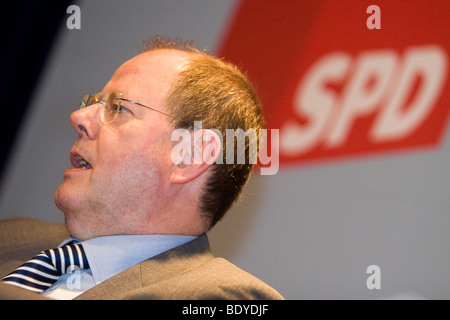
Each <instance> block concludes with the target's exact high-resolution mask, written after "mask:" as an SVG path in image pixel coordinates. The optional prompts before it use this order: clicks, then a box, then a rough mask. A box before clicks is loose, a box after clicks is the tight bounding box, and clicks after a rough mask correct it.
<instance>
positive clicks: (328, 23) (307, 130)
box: [219, 0, 450, 165]
mask: <svg viewBox="0 0 450 320" xmlns="http://www.w3.org/2000/svg"><path fill="white" fill-rule="evenodd" d="M374 4H375V5H374ZM449 13H450V2H449V1H426V0H420V1H419V0H415V1H392V0H391V1H375V2H374V1H370V2H369V1H360V0H358V1H343V0H341V1H317V0H315V1H298V0H294V1H256V0H243V1H241V3H240V5H239V6H238V8H237V11H236V13H235V16H234V17H233V20H232V21H231V24H230V27H229V29H228V32H227V33H226V35H225V37H224V40H223V43H222V46H221V47H220V50H219V55H220V56H223V57H225V58H226V59H227V60H230V61H233V62H234V63H236V64H237V65H239V66H240V67H242V68H243V69H244V70H245V71H247V73H248V75H249V78H250V79H251V80H252V82H253V83H255V85H256V88H257V91H258V93H259V95H260V97H261V100H262V103H263V107H264V113H265V116H266V120H267V122H268V128H271V129H279V130H280V131H279V133H280V135H279V139H280V141H279V148H280V151H279V152H280V165H286V164H297V163H300V162H306V161H308V162H311V161H319V160H329V159H338V158H342V157H354V156H356V155H364V154H375V153H380V152H388V151H398V150H407V149H412V148H418V147H432V146H437V145H438V144H439V142H440V141H441V139H442V137H443V136H444V134H445V128H446V124H447V120H448V114H449V110H450V108H449V103H450V83H449V79H448V65H449V53H450V37H449V36H448V35H449V31H450V14H449Z"/></svg>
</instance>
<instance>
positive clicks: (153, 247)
mask: <svg viewBox="0 0 450 320" xmlns="http://www.w3.org/2000/svg"><path fill="white" fill-rule="evenodd" d="M81 107H82V108H81V109H80V110H78V111H75V112H74V113H73V114H72V115H71V118H70V120H71V124H72V126H73V128H74V129H75V130H76V131H77V133H78V135H79V137H78V139H77V141H76V142H75V144H74V145H73V147H72V149H71V151H70V160H71V164H72V166H71V168H69V169H67V170H66V171H65V172H64V181H63V183H62V184H61V185H60V186H59V187H58V189H57V190H56V192H55V203H56V205H57V206H58V208H59V209H60V210H61V211H63V212H64V215H65V228H66V230H67V232H68V234H66V233H65V230H62V229H61V227H60V226H57V225H54V224H50V223H44V222H39V221H35V220H31V221H29V220H28V219H9V220H6V221H3V222H2V223H1V224H0V231H1V232H0V234H1V235H2V237H5V239H0V250H1V251H0V252H1V255H2V256H3V258H2V260H1V261H0V262H1V268H0V272H2V276H4V275H7V274H8V273H9V272H12V274H10V275H9V276H7V277H5V278H4V279H3V284H2V285H0V294H2V295H3V297H6V298H16V297H21V296H22V297H27V298H29V297H32V298H37V297H49V298H55V299H74V298H76V299H216V298H219V299H282V297H281V296H280V295H279V293H278V292H276V291H275V290H274V289H272V288H270V287H269V286H268V285H266V284H265V283H263V282H262V281H260V280H259V279H257V278H255V277H253V276H252V275H250V274H248V273H246V272H245V271H243V270H241V269H239V268H238V267H236V266H234V265H232V264H231V263H229V262H228V261H226V260H224V259H220V258H215V257H214V256H213V255H212V253H211V252H210V249H209V245H208V240H207V237H206V235H205V233H206V232H207V231H208V230H209V229H210V228H212V227H213V226H214V225H215V224H216V223H217V221H219V220H220V219H221V218H222V216H223V215H224V214H225V212H226V211H227V210H228V209H229V207H230V206H231V205H232V203H233V201H234V200H235V199H236V198H237V197H238V196H239V194H240V192H241V190H242V188H243V186H244V185H245V183H246V181H247V180H248V178H249V176H250V173H251V170H252V166H253V164H252V163H250V161H249V157H250V155H249V150H250V146H251V144H252V143H258V141H253V140H251V139H249V141H246V142H245V150H247V152H246V156H245V157H246V161H245V163H241V162H239V161H235V160H236V159H237V157H239V154H238V149H239V148H237V146H234V145H233V146H232V147H233V148H235V150H234V151H236V152H233V154H234V158H235V159H231V160H232V161H230V159H226V157H227V155H229V154H231V153H227V150H226V148H228V147H230V146H229V145H228V144H226V143H224V141H226V134H227V130H226V129H238V128H241V129H243V130H248V129H254V130H259V129H260V128H262V125H263V118H262V112H261V107H260V104H259V101H258V98H257V96H256V94H255V92H254V90H253V89H252V87H251V85H250V83H249V82H248V80H247V79H246V77H245V76H244V75H243V74H242V73H241V72H240V71H239V70H238V69H237V68H236V67H235V66H233V65H231V64H229V63H226V62H224V61H222V60H220V59H217V58H214V57H212V56H209V55H207V54H205V53H203V52H200V51H198V50H197V49H195V48H194V47H192V46H191V45H190V44H189V43H185V42H179V41H176V40H163V39H161V38H159V37H156V38H154V39H153V40H152V41H150V42H149V43H147V44H146V48H145V50H144V52H143V53H141V54H139V55H138V56H136V57H134V58H133V59H131V60H129V61H127V62H126V63H124V64H123V65H122V66H121V67H120V68H119V69H118V70H117V71H116V72H115V73H114V75H113V76H112V78H111V80H110V81H109V82H108V83H107V84H106V86H105V87H104V88H103V90H102V91H101V92H100V93H98V94H96V95H88V96H86V97H85V98H84V99H83V103H82V105H81ZM199 123H200V124H201V126H198V124H199ZM186 133H188V134H186ZM174 137H175V138H174ZM176 137H178V139H176ZM180 145H182V147H180ZM24 235H25V236H26V238H25V240H23V237H22V236H24ZM69 235H70V237H68V239H66V240H64V238H65V237H67V236H69ZM21 239H22V240H21ZM63 240H64V241H63ZM73 241H75V242H73ZM61 243H62V244H61ZM69 243H70V245H69V246H71V247H70V249H66V248H67V246H64V247H63V248H65V249H64V250H63V249H56V250H55V251H51V253H50V251H48V252H47V253H42V254H41V255H40V256H39V257H40V258H36V259H41V258H42V259H43V257H45V258H46V259H47V256H48V257H49V258H50V259H53V260H54V261H53V263H55V260H58V259H60V258H55V254H59V253H58V252H61V255H64V254H66V253H67V252H66V251H69V252H70V261H71V262H70V263H69V262H64V261H65V260H64V258H61V259H62V261H63V262H59V263H60V266H59V267H56V268H59V269H62V271H61V273H63V275H62V276H60V275H59V274H58V275H57V276H56V275H51V276H50V275H47V274H44V275H42V274H41V275H40V276H41V277H54V278H55V280H54V281H56V282H55V283H48V284H47V282H50V280H49V281H47V278H45V279H42V278H41V279H40V280H30V279H29V277H30V276H29V275H28V274H26V275H25V272H29V271H30V270H28V269H32V268H31V267H30V265H29V263H28V264H26V265H24V266H23V267H22V268H19V270H20V272H19V273H20V274H19V275H18V271H13V269H15V268H17V266H19V265H20V264H21V263H23V262H25V260H27V259H29V258H31V257H33V256H34V255H36V254H37V253H38V251H39V250H42V249H48V248H50V247H51V246H57V245H59V244H61V245H65V244H69ZM74 244H76V246H74ZM11 246H16V249H17V250H13V249H12V248H11ZM39 246H40V248H39V250H38V248H37V247H39ZM58 250H59V251H58ZM31 251H33V252H31ZM74 259H75V260H77V262H78V263H79V264H80V265H81V267H80V266H79V265H78V264H77V265H76V266H77V268H78V269H77V268H75V266H74V265H72V264H73V260H74ZM85 259H86V260H85ZM19 261H20V262H21V263H19ZM32 261H33V264H34V265H35V264H36V263H37V262H36V260H32ZM39 263H41V262H39ZM45 263H47V262H45ZM69 264H70V267H74V268H72V269H73V270H68V271H65V269H66V267H67V266H68V265H69ZM48 268H53V266H51V267H50V266H49V267H48ZM80 269H81V270H80ZM49 272H50V271H49ZM51 272H53V271H51ZM54 272H56V269H55V271H54ZM64 272H66V273H64ZM41 273H42V272H41ZM52 282H53V281H52ZM31 291H34V292H38V293H40V294H41V295H40V296H37V295H36V294H35V293H31Z"/></svg>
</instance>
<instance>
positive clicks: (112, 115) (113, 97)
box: [101, 92, 120, 122]
mask: <svg viewBox="0 0 450 320" xmlns="http://www.w3.org/2000/svg"><path fill="white" fill-rule="evenodd" d="M119 112H120V99H118V96H117V93H115V92H113V93H111V94H109V95H108V96H106V97H105V99H104V100H103V110H102V113H101V114H102V121H103V122H112V121H114V120H115V119H116V118H117V115H118V113H119Z"/></svg>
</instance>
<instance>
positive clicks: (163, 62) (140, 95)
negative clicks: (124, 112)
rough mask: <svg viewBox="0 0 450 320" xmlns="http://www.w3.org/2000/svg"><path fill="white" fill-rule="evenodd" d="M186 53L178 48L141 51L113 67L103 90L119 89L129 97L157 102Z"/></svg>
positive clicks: (179, 68)
mask: <svg viewBox="0 0 450 320" xmlns="http://www.w3.org/2000/svg"><path fill="white" fill-rule="evenodd" d="M188 57H189V54H188V53H185V52H182V51H178V50H154V51H149V52H145V53H142V54H140V55H138V56H136V57H134V58H132V59H130V60H128V61H127V62H125V63H124V64H122V65H121V66H120V67H119V68H118V69H117V71H116V72H115V73H114V75H113V76H112V78H111V80H110V81H109V82H108V84H107V85H106V86H105V88H104V92H110V91H112V90H122V91H124V92H125V93H126V94H127V95H128V96H129V97H131V98H134V99H140V100H141V102H148V103H153V104H155V103H157V104H158V105H159V104H161V103H162V97H163V96H164V94H165V93H166V92H167V90H168V89H169V86H170V84H171V83H172V81H173V80H174V79H175V77H176V76H177V75H178V73H179V72H180V71H181V70H182V69H183V67H184V66H185V65H186V63H187V61H188Z"/></svg>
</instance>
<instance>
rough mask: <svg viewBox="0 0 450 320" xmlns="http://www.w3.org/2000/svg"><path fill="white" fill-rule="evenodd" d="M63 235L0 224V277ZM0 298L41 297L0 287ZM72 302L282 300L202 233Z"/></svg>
mask: <svg viewBox="0 0 450 320" xmlns="http://www.w3.org/2000/svg"><path fill="white" fill-rule="evenodd" d="M67 236H68V234H67V232H66V230H65V228H64V226H62V225H59V224H55V223H50V222H44V221H39V220H35V219H30V218H8V219H4V220H0V277H4V276H5V275H7V274H8V273H9V272H11V271H12V270H14V269H15V268H17V267H18V266H20V265H21V264H23V263H24V262H26V261H27V260H29V259H31V258H32V257H34V256H35V255H37V254H38V253H39V252H40V251H42V250H45V249H48V248H55V247H57V246H58V245H59V244H60V243H61V242H62V240H64V238H66V237H67ZM0 298H2V299H43V298H45V297H43V296H42V295H39V294H35V293H32V292H31V291H28V290H24V289H20V288H17V287H15V286H11V285H7V284H0ZM76 299H164V300H172V299H177V300H197V299H258V300H262V299H283V297H282V296H281V295H280V294H279V293H278V292H277V291H275V290H274V289H273V288H271V287H270V286H268V285H267V284H265V283H264V282H262V281H261V280H259V279H257V278H256V277H254V276H252V275H251V274H249V273H247V272H245V271H243V270H241V269H239V268H238V267H236V266H235V265H233V264H231V263H230V262H228V261H227V260H225V259H222V258H216V257H214V256H213V254H212V253H211V250H210V248H209V243H208V239H207V236H206V235H202V236H200V237H199V238H197V239H195V240H193V241H191V242H189V243H186V244H184V245H182V246H179V247H176V248H174V249H172V250H169V251H166V252H164V253H162V254H159V255H157V256H155V257H153V258H151V259H148V260H146V261H144V262H141V263H139V264H137V265H135V266H133V267H131V268H129V269H127V270H125V271H123V272H121V273H119V274H117V275H116V276H113V277H111V278H109V279H107V280H105V281H104V282H102V283H100V284H98V285H97V286H95V287H93V288H92V289H90V290H88V291H86V292H84V293H83V294H81V295H79V296H78V297H77V298H76Z"/></svg>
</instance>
